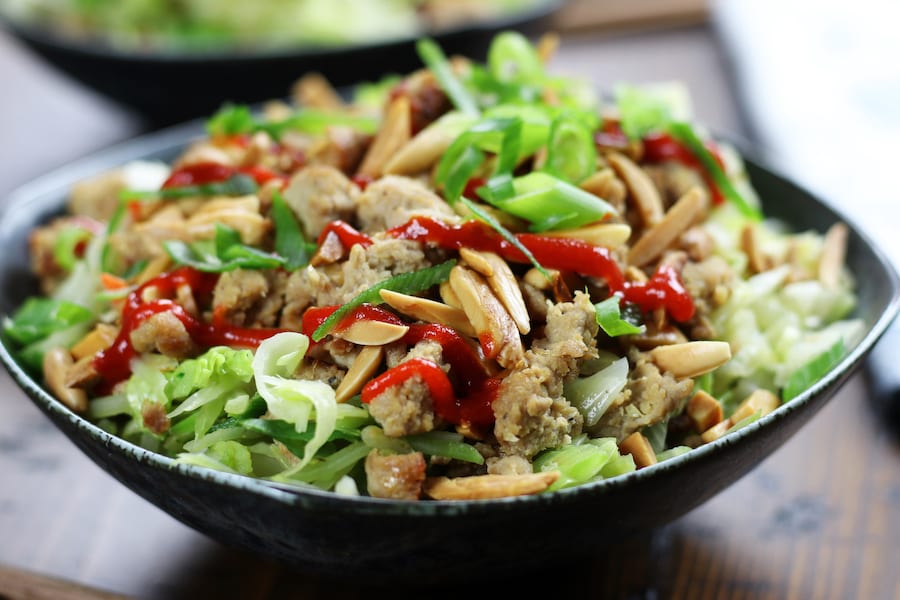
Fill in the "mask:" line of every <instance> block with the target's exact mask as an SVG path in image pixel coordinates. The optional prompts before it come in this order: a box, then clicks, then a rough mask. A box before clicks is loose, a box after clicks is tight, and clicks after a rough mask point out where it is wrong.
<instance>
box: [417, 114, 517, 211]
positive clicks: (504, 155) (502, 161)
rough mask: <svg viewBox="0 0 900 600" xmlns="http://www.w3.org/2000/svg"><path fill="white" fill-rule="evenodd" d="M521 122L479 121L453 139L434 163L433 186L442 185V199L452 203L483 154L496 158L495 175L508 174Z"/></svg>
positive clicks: (475, 169)
mask: <svg viewBox="0 0 900 600" xmlns="http://www.w3.org/2000/svg"><path fill="white" fill-rule="evenodd" d="M521 135H522V121H521V120H520V119H518V118H506V117H500V118H489V119H482V120H480V121H478V122H477V123H475V124H474V125H472V126H471V127H470V128H468V129H467V130H466V131H465V132H463V133H462V134H461V135H460V136H459V137H457V138H456V139H455V140H454V141H453V143H452V144H450V147H449V148H447V150H446V152H444V156H443V157H442V158H441V160H440V162H439V163H438V166H437V170H436V172H435V178H434V179H435V183H437V184H438V185H443V186H444V197H445V198H446V200H447V202H449V203H450V204H453V203H454V202H456V200H457V199H459V197H460V196H461V195H462V193H463V190H464V189H465V187H466V184H467V183H468V181H469V179H471V178H472V176H473V175H475V173H477V172H478V169H479V168H480V167H481V165H482V164H483V163H484V162H485V160H486V158H487V156H486V154H485V152H492V153H495V154H496V155H497V166H496V168H495V172H496V173H499V174H511V173H512V171H513V169H514V168H515V166H516V163H517V162H518V159H519V141H520V138H521Z"/></svg>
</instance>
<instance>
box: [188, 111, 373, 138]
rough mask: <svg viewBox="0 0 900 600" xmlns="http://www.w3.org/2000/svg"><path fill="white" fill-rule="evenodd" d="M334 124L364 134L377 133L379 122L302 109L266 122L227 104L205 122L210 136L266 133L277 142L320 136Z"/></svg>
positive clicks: (346, 114)
mask: <svg viewBox="0 0 900 600" xmlns="http://www.w3.org/2000/svg"><path fill="white" fill-rule="evenodd" d="M332 125H343V126H346V127H352V128H354V129H357V130H359V131H361V132H363V133H375V132H376V131H377V130H378V119H376V118H374V117H369V116H364V115H354V114H350V113H344V112H334V111H323V110H316V109H310V108H303V109H300V110H298V111H296V112H294V113H293V114H291V115H290V116H288V117H287V118H285V119H282V120H280V121H266V120H262V119H258V118H256V117H255V116H254V115H253V113H252V112H251V111H250V109H249V108H248V107H247V106H245V105H242V104H238V105H234V104H226V105H225V106H223V107H222V108H221V109H219V111H218V112H217V113H216V114H215V115H213V116H212V117H211V118H210V119H209V120H208V121H207V122H206V130H207V132H209V134H210V135H239V134H251V133H256V132H257V131H265V132H266V133H268V134H269V135H271V136H272V137H273V138H275V139H276V140H277V139H280V138H281V136H282V135H284V133H285V132H286V131H301V132H304V133H321V132H322V131H324V130H325V129H326V128H327V127H329V126H332Z"/></svg>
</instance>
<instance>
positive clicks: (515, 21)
mask: <svg viewBox="0 0 900 600" xmlns="http://www.w3.org/2000/svg"><path fill="white" fill-rule="evenodd" d="M566 2H568V0H535V3H534V4H531V5H529V6H527V7H525V8H523V9H521V10H516V11H512V12H509V13H504V14H502V15H500V16H497V17H494V18H490V19H483V20H479V21H475V22H472V23H461V24H457V25H453V26H451V27H447V28H445V29H440V30H435V31H427V32H421V33H419V34H410V35H402V36H397V37H392V38H385V39H382V40H372V41H367V42H363V43H359V44H352V43H351V44H342V45H336V46H321V45H308V46H304V45H287V46H284V47H280V46H279V47H272V48H262V49H258V50H254V49H253V48H252V47H250V48H248V49H246V50H241V49H239V48H234V47H227V46H226V47H225V48H213V49H209V50H196V51H193V50H192V51H184V50H171V49H170V50H151V51H141V50H126V49H123V48H120V47H118V46H115V45H114V44H111V43H109V42H108V40H107V39H105V37H104V36H102V35H90V36H86V37H84V38H81V37H76V36H68V35H64V34H60V33H59V32H56V31H54V30H53V29H52V28H48V27H41V26H40V25H36V24H34V23H29V22H23V21H19V20H16V19H13V18H10V17H8V16H3V15H2V14H0V26H5V27H6V28H7V29H9V30H10V31H11V32H12V33H13V34H15V35H16V36H18V37H20V38H22V39H24V40H27V41H28V42H30V43H36V44H40V45H43V46H46V47H50V48H53V49H55V50H58V51H64V52H69V53H72V54H73V55H78V56H82V57H90V58H95V59H103V60H109V61H114V62H122V63H145V64H189V63H214V64H222V63H253V62H258V61H269V60H271V61H284V60H292V59H297V58H308V59H322V58H325V57H330V56H336V55H342V54H351V53H360V54H362V53H367V52H371V51H375V50H381V49H387V48H392V47H400V46H405V45H409V44H413V43H415V41H416V40H417V39H419V38H421V37H423V36H425V37H432V38H434V39H437V40H442V39H451V38H455V37H458V36H463V35H469V34H477V33H485V32H490V31H499V30H503V29H509V28H515V27H519V26H522V25H524V24H526V23H529V22H531V21H535V20H537V19H541V18H544V17H548V16H550V15H552V14H553V13H554V12H556V11H557V10H558V9H560V8H561V7H562V6H563V5H564V4H565V3H566Z"/></svg>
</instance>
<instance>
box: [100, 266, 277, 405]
mask: <svg viewBox="0 0 900 600" xmlns="http://www.w3.org/2000/svg"><path fill="white" fill-rule="evenodd" d="M217 279H218V274H216V273H203V272H201V271H197V270H196V269H192V268H190V267H180V268H178V269H176V270H174V271H171V272H169V273H165V274H163V275H160V276H159V277H157V278H155V279H152V280H150V281H148V282H147V283H145V284H143V285H142V286H140V287H139V288H138V289H136V290H135V291H133V292H131V294H129V295H128V298H127V299H126V300H125V306H124V308H123V309H122V327H121V329H120V330H119V334H118V336H117V337H116V339H115V341H114V342H113V343H112V345H111V346H110V347H109V348H106V349H105V350H102V351H100V352H99V353H98V354H97V356H95V357H94V368H95V369H96V370H97V372H98V373H99V374H100V375H101V376H102V377H103V382H104V383H103V386H104V388H105V389H106V390H111V389H112V387H113V386H114V385H115V384H117V383H119V382H120V381H123V380H125V379H127V378H128V377H129V376H130V375H131V359H132V358H134V357H135V356H136V355H137V352H136V351H135V349H134V346H132V344H131V332H132V331H134V330H135V329H136V328H137V327H138V326H140V324H141V323H143V322H144V321H146V320H147V319H149V318H150V317H152V316H153V315H156V314H159V313H163V312H169V313H171V314H173V315H174V316H175V317H176V318H177V319H178V320H179V321H181V322H182V324H184V327H185V329H186V330H187V332H188V334H189V335H190V336H191V339H192V340H193V341H194V342H195V343H196V344H197V345H198V346H201V347H203V348H210V347H212V346H220V345H224V346H236V347H241V348H256V347H257V346H259V344H261V343H262V342H263V341H264V340H265V339H267V338H269V337H271V336H273V335H275V334H276V333H280V332H282V331H284V330H282V329H261V328H242V327H233V326H231V325H229V324H228V323H225V322H223V320H222V319H221V318H219V317H217V316H215V315H214V318H213V322H212V323H205V322H203V321H201V320H200V319H198V318H196V317H194V316H193V315H191V314H190V313H189V312H188V311H187V310H185V308H184V307H183V306H181V305H180V304H178V303H177V302H175V300H173V298H174V297H175V295H176V291H177V289H178V288H179V286H182V285H187V286H190V288H191V292H192V293H193V295H194V298H195V299H207V298H209V296H210V295H211V294H212V291H213V288H214V287H215V285H216V281H217ZM148 290H153V292H154V296H155V297H156V299H154V300H147V301H145V300H144V295H145V292H148Z"/></svg>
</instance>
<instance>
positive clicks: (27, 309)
mask: <svg viewBox="0 0 900 600" xmlns="http://www.w3.org/2000/svg"><path fill="white" fill-rule="evenodd" d="M93 316H94V315H93V313H91V311H90V310H88V309H87V308H85V307H83V306H81V305H80V304H75V303H74V302H68V301H66V300H54V299H52V298H38V297H32V298H29V299H28V300H26V301H25V303H24V304H23V305H22V306H20V307H19V309H18V310H16V312H15V313H13V314H12V316H10V317H8V318H7V319H6V321H5V322H4V324H3V330H4V331H5V333H6V335H8V336H9V337H10V338H12V339H13V340H14V341H15V342H17V343H19V344H21V345H23V346H24V345H26V344H32V343H34V342H37V341H38V340H42V339H44V338H46V337H47V336H49V335H50V334H52V333H53V332H56V331H61V330H64V329H68V328H70V327H72V326H74V325H78V324H81V323H86V322H88V321H90V320H91V319H92V318H93Z"/></svg>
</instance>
